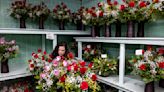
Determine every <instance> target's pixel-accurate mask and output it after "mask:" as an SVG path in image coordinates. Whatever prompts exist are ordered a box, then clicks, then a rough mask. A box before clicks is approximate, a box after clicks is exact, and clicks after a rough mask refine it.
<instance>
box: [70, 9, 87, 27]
mask: <svg viewBox="0 0 164 92" xmlns="http://www.w3.org/2000/svg"><path fill="white" fill-rule="evenodd" d="M84 11H85V8H84V7H80V9H78V10H77V12H75V13H73V14H72V17H73V22H74V23H75V24H77V23H78V22H81V21H82V18H83V12H84Z"/></svg>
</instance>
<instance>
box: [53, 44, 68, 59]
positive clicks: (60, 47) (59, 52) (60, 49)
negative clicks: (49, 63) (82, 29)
mask: <svg viewBox="0 0 164 92" xmlns="http://www.w3.org/2000/svg"><path fill="white" fill-rule="evenodd" d="M68 53H69V51H68V47H67V44H66V43H59V44H57V46H56V47H55V49H54V50H53V52H52V56H53V59H54V58H56V57H57V56H64V57H67V54H68Z"/></svg>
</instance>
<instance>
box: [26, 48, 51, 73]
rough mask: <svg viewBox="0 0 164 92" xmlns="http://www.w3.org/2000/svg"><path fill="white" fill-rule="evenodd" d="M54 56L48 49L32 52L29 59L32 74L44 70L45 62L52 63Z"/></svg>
mask: <svg viewBox="0 0 164 92" xmlns="http://www.w3.org/2000/svg"><path fill="white" fill-rule="evenodd" d="M51 62H52V58H51V57H50V55H49V54H47V52H46V51H44V52H42V50H41V49H38V51H37V53H34V52H33V53H32V58H31V59H30V60H28V63H29V70H30V72H31V73H32V74H34V75H38V74H39V73H40V72H42V70H43V66H44V65H45V63H51Z"/></svg>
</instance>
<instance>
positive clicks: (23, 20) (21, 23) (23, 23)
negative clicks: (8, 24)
mask: <svg viewBox="0 0 164 92" xmlns="http://www.w3.org/2000/svg"><path fill="white" fill-rule="evenodd" d="M20 28H26V22H25V19H24V18H20Z"/></svg>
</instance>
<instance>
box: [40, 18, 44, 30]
mask: <svg viewBox="0 0 164 92" xmlns="http://www.w3.org/2000/svg"><path fill="white" fill-rule="evenodd" d="M39 29H44V17H42V16H41V17H39Z"/></svg>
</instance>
